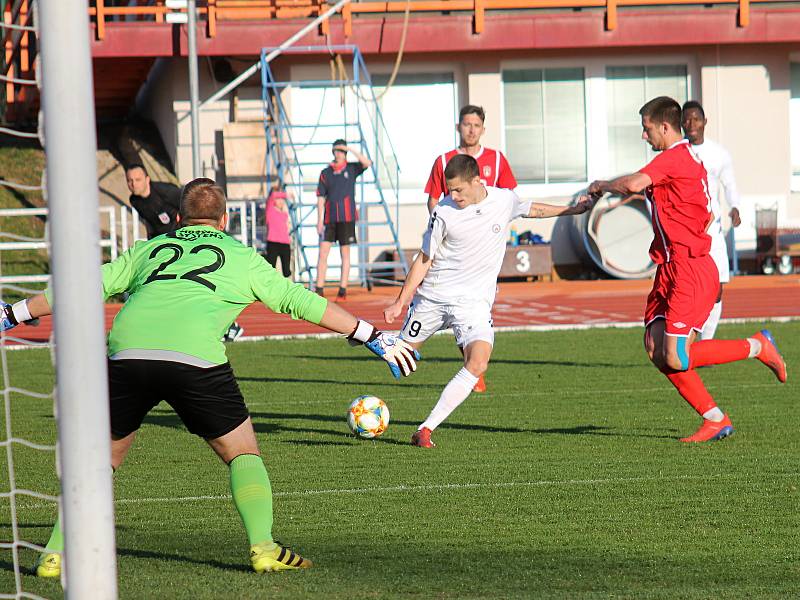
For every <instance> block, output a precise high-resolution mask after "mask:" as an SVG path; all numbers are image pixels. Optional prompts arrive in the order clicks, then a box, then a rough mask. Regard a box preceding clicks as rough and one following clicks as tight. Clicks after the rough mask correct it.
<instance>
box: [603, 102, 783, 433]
mask: <svg viewBox="0 0 800 600" xmlns="http://www.w3.org/2000/svg"><path fill="white" fill-rule="evenodd" d="M639 114H640V115H641V117H642V139H643V140H645V141H646V142H647V143H648V144H650V146H652V148H653V150H655V151H656V152H660V154H659V155H658V156H656V157H655V158H654V159H653V160H652V161H650V163H649V164H648V165H646V166H645V167H644V168H643V169H641V170H640V171H639V172H638V173H633V174H631V175H624V176H622V177H618V178H617V179H614V180H612V181H595V182H593V183H592V184H591V185H590V186H589V190H588V193H589V195H590V196H592V197H594V198H599V197H600V196H601V195H603V194H604V193H606V192H611V193H615V194H619V195H628V194H633V193H639V192H642V191H644V193H645V194H646V196H647V198H648V200H650V202H651V203H652V221H653V231H654V233H655V237H654V238H653V243H652V244H651V246H650V257H651V258H652V259H653V262H655V263H656V264H657V265H658V268H657V270H656V276H655V281H654V282H653V289H652V290H651V292H650V295H649V296H648V297H647V308H646V309H645V318H644V323H645V336H644V345H645V350H646V351H647V354H648V356H649V357H650V360H651V361H652V362H653V364H654V365H655V366H656V367H657V368H658V369H659V370H660V371H661V372H662V373H664V375H666V377H667V379H669V381H670V382H671V383H672V385H674V386H675V388H676V389H677V390H678V392H679V393H680V395H681V396H683V398H684V399H685V400H686V401H687V402H688V403H689V404H690V405H691V406H692V408H694V409H695V410H696V411H697V412H698V414H700V416H702V417H703V423H702V424H701V426H700V428H699V429H698V430H697V431H696V432H695V433H694V434H693V435H691V436H689V437H686V438H682V439H681V441H682V442H706V441H712V440H721V439H723V438H725V437H728V436H729V435H731V434H732V433H733V426H732V424H731V421H730V419H729V418H728V415H726V414H724V413H723V412H722V411H721V410H720V409H719V407H718V406H717V405H716V403H715V402H714V399H713V398H712V397H711V395H710V394H709V393H708V391H707V390H706V388H705V386H704V385H703V382H702V380H701V379H700V376H699V375H698V374H697V371H696V370H695V369H696V368H697V367H703V366H707V365H716V364H723V363H728V362H733V361H737V360H743V359H745V358H757V359H758V360H760V361H761V362H762V363H764V364H765V365H766V366H767V367H769V368H770V369H771V370H772V371H773V373H775V376H776V377H777V378H778V381H780V382H781V383H784V382H785V381H786V363H785V362H784V361H783V357H781V355H780V353H779V352H778V349H777V348H776V346H775V343H774V340H773V339H772V335H771V334H770V332H769V331H768V330H766V329H763V330H761V331H760V332H759V333H756V334H755V335H753V336H752V337H750V338H747V339H740V340H702V341H697V342H695V337H696V334H697V333H698V332H700V331H702V329H703V324H704V323H705V321H706V319H707V318H708V314H709V312H711V308H712V307H713V306H714V303H715V302H716V299H717V292H718V290H719V275H718V273H717V267H716V265H715V264H714V260H713V259H712V258H711V256H709V250H710V249H711V236H709V235H708V233H707V229H708V226H709V224H710V223H711V221H712V220H713V218H714V216H713V214H712V212H711V198H710V197H709V195H708V181H707V179H706V170H705V167H703V163H702V162H701V161H700V159H699V158H698V157H697V155H695V153H694V152H693V150H692V147H691V144H690V143H689V141H688V140H686V139H684V138H683V135H682V134H681V106H680V104H678V103H677V102H676V101H675V100H673V99H672V98H667V97H665V96H661V97H658V98H655V99H653V100H651V101H650V102H648V103H647V104H645V105H644V106H643V107H642V108H641V109H640V110H639Z"/></svg>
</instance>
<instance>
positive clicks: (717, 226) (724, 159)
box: [692, 138, 739, 236]
mask: <svg viewBox="0 0 800 600" xmlns="http://www.w3.org/2000/svg"><path fill="white" fill-rule="evenodd" d="M692 150H694V152H695V154H697V156H699V157H700V160H702V161H703V166H704V167H705V168H706V172H707V173H708V193H709V195H710V196H711V210H712V211H713V213H714V223H713V225H712V226H711V227H710V228H709V231H708V232H709V234H711V235H712V236H713V235H722V205H721V204H720V200H719V191H720V190H719V188H720V185H722V187H724V188H725V199H726V200H727V201H728V206H730V207H731V208H738V207H739V192H738V190H737V189H736V180H735V178H734V176H733V162H732V161H731V155H730V154H728V151H727V150H725V148H723V147H722V146H721V145H719V144H718V143H717V142H715V141H713V140H710V139H708V138H705V140H704V141H703V143H702V144H699V145H696V144H692Z"/></svg>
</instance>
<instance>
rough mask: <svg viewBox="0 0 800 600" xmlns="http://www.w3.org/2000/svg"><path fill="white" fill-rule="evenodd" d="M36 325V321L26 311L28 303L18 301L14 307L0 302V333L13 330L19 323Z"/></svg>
mask: <svg viewBox="0 0 800 600" xmlns="http://www.w3.org/2000/svg"><path fill="white" fill-rule="evenodd" d="M34 322H35V323H36V324H38V320H37V319H34V318H33V317H32V316H31V311H29V310H28V301H27V300H20V301H19V302H17V303H16V304H15V305H14V306H11V305H10V304H7V303H5V302H3V301H2V300H0V331H8V330H9V329H14V327H16V326H17V325H19V324H20V323H27V324H32V323H34Z"/></svg>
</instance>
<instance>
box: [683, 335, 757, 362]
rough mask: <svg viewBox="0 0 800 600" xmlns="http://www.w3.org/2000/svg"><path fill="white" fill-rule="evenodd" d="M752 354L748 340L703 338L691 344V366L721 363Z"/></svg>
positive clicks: (741, 358)
mask: <svg viewBox="0 0 800 600" xmlns="http://www.w3.org/2000/svg"><path fill="white" fill-rule="evenodd" d="M749 356H750V342H748V341H747V340H701V341H699V342H695V343H694V344H692V345H691V346H689V365H690V366H689V368H690V369H696V368H697V367H705V366H706V365H721V364H724V363H729V362H734V361H737V360H744V359H745V358H747V357H749Z"/></svg>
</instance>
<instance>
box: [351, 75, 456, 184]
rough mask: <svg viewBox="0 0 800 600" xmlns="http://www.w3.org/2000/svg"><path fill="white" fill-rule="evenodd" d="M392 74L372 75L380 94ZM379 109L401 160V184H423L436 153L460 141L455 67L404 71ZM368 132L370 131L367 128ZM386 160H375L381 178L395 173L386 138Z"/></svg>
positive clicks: (385, 179)
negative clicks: (452, 69) (442, 70)
mask: <svg viewBox="0 0 800 600" xmlns="http://www.w3.org/2000/svg"><path fill="white" fill-rule="evenodd" d="M388 80H389V76H388V75H373V76H372V84H373V85H374V86H375V95H376V96H380V95H381V93H382V92H383V90H384V89H385V86H386V84H387V83H388ZM379 106H380V110H381V115H382V116H383V122H384V123H385V125H386V133H388V136H389V139H390V140H391V145H392V147H393V148H394V151H395V153H396V157H397V158H396V160H397V163H398V164H399V165H400V187H402V188H422V187H424V186H425V182H426V181H428V177H429V176H430V174H431V166H432V165H433V161H434V160H435V159H436V156H437V154H441V153H442V152H446V151H448V150H451V149H453V148H455V147H456V145H457V143H458V141H457V139H456V121H458V113H457V109H456V84H455V81H454V79H453V74H452V73H401V74H399V75H398V76H397V77H396V78H395V80H394V84H393V85H392V87H391V88H390V89H389V91H388V92H386V94H385V95H384V96H383V97H381V99H380V100H379ZM365 135H366V134H365ZM382 145H383V146H384V148H383V151H384V155H385V157H386V164H384V163H383V161H380V160H379V161H377V166H378V172H379V174H380V177H381V183H382V184H383V185H384V186H386V185H389V184H390V182H391V181H393V179H394V174H391V175H387V173H386V171H387V170H393V169H394V167H395V163H394V161H393V157H392V152H391V148H390V147H389V145H388V144H387V143H386V140H385V139H383V140H382Z"/></svg>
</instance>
